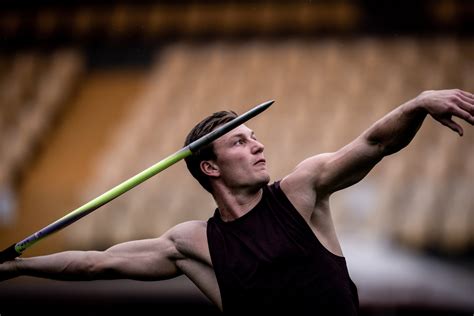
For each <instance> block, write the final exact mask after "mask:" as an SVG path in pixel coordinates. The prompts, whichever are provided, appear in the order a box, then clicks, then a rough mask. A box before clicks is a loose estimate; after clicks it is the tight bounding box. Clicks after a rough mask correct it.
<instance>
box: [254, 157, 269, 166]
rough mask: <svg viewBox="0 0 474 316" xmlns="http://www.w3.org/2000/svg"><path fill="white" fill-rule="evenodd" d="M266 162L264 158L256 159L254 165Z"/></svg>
mask: <svg viewBox="0 0 474 316" xmlns="http://www.w3.org/2000/svg"><path fill="white" fill-rule="evenodd" d="M266 162H267V161H266V160H265V159H264V158H262V159H259V160H257V161H256V162H255V163H254V165H259V164H265V163H266Z"/></svg>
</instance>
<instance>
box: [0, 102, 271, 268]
mask: <svg viewBox="0 0 474 316" xmlns="http://www.w3.org/2000/svg"><path fill="white" fill-rule="evenodd" d="M273 102H274V101H273V100H271V101H267V102H264V103H262V104H260V105H257V106H256V107H254V108H253V109H251V110H249V111H247V112H245V113H244V114H242V115H240V116H238V117H236V118H235V119H233V120H232V121H230V122H228V123H226V124H224V125H222V126H220V127H218V128H216V129H215V130H214V131H212V132H210V133H208V134H207V135H204V136H203V137H201V138H199V139H197V140H195V141H194V142H192V143H190V144H189V145H187V146H185V147H183V148H181V149H180V150H178V151H177V152H175V153H174V154H172V155H170V156H168V157H166V158H165V159H163V160H161V161H159V162H158V163H156V164H154V165H153V166H151V167H149V168H147V169H145V170H143V171H142V172H140V173H139V174H137V175H135V176H133V177H131V178H130V179H128V180H126V181H124V182H122V183H120V184H119V185H117V186H115V187H114V188H112V189H110V190H109V191H107V192H105V193H104V194H102V195H100V196H98V197H96V198H95V199H93V200H91V201H89V202H88V203H86V204H84V205H82V206H81V207H79V208H77V209H75V210H73V211H72V212H70V213H69V214H67V215H65V216H63V217H62V218H60V219H58V220H57V221H55V222H53V223H51V224H49V225H48V226H46V227H44V228H42V229H41V230H39V231H37V232H35V233H34V234H32V235H30V236H28V237H27V238H25V239H23V240H22V241H20V242H18V243H15V244H13V245H11V246H10V247H8V248H6V249H5V250H3V251H2V252H0V263H2V262H5V261H7V260H12V259H14V258H16V257H18V256H20V255H21V254H22V253H23V251H25V250H26V249H27V248H29V247H31V246H32V245H33V244H35V243H36V242H38V241H39V240H41V239H43V238H44V237H46V236H49V235H51V234H53V233H55V232H57V231H58V230H60V229H62V228H64V227H66V226H68V225H70V224H72V223H74V222H75V221H77V220H79V219H80V218H82V217H84V216H86V215H87V214H89V213H91V212H93V211H95V210H96V209H98V208H99V207H101V206H103V205H105V204H107V203H109V202H110V201H112V200H113V199H115V198H117V197H118V196H120V195H122V194H124V193H125V192H127V191H129V190H131V189H132V188H134V187H136V186H137V185H139V184H141V183H142V182H144V181H146V180H148V179H149V178H151V177H153V176H154V175H156V174H158V173H159V172H161V171H163V170H165V169H167V168H168V167H170V166H172V165H174V164H175V163H177V162H178V161H180V160H182V159H184V158H186V157H187V156H190V155H191V154H192V153H193V152H196V151H197V150H199V149H200V148H202V147H203V146H205V145H207V144H209V143H211V142H212V141H214V140H216V139H217V138H219V137H220V136H222V135H224V134H226V133H227V132H229V131H231V130H232V129H234V128H236V127H237V126H239V125H241V124H243V123H244V122H246V121H248V120H249V119H251V118H252V117H254V116H256V115H258V114H260V113H261V112H263V111H264V110H266V109H267V108H268V107H269V106H270V105H272V104H273Z"/></svg>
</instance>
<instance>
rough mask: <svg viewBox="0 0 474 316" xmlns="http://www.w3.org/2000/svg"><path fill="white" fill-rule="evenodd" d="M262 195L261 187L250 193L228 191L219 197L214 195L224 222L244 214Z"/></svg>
mask: <svg viewBox="0 0 474 316" xmlns="http://www.w3.org/2000/svg"><path fill="white" fill-rule="evenodd" d="M262 195H263V189H259V190H258V191H257V192H255V193H253V194H251V195H249V194H246V195H244V194H233V193H230V192H229V194H228V195H226V196H221V198H219V199H218V198H216V197H215V200H216V202H217V206H218V209H219V213H220V215H221V219H222V220H223V221H224V222H230V221H233V220H235V219H237V218H239V217H242V216H244V215H245V214H247V213H248V212H250V211H251V210H252V209H253V208H254V207H255V206H256V205H257V204H258V203H259V202H260V200H261V199H262Z"/></svg>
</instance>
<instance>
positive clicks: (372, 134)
mask: <svg viewBox="0 0 474 316" xmlns="http://www.w3.org/2000/svg"><path fill="white" fill-rule="evenodd" d="M427 115H430V116H431V117H433V118H434V119H435V120H437V121H438V122H440V123H441V124H443V125H445V126H447V127H449V128H450V129H452V130H453V131H455V132H457V133H458V134H459V135H460V136H462V135H463V132H464V131H463V129H462V127H461V125H459V124H458V123H456V122H455V121H454V120H453V119H452V117H453V116H454V117H458V118H460V119H461V120H464V121H466V122H468V123H470V124H471V125H474V96H473V94H471V93H469V92H466V91H462V90H459V89H453V90H438V91H432V90H431V91H425V92H423V93H421V94H420V95H418V96H417V97H416V98H414V99H412V100H409V101H408V102H406V103H404V104H402V105H400V106H398V107H397V108H395V109H394V110H392V111H391V112H390V113H388V114H386V115H385V116H384V117H382V118H381V119H379V120H378V121H376V122H375V123H374V124H373V125H372V126H371V127H369V128H368V129H367V130H365V131H364V132H363V133H362V134H361V135H360V136H358V137H357V138H356V139H355V140H353V141H352V142H351V143H349V144H347V145H346V146H344V147H342V148H341V149H339V150H338V151H336V152H333V153H325V154H321V155H317V156H313V157H310V158H308V159H306V160H304V161H303V162H301V163H300V164H299V165H298V166H297V168H296V169H295V170H294V172H293V173H292V174H290V175H289V176H288V178H289V179H288V180H290V181H291V180H293V181H292V182H293V183H298V184H299V185H308V186H311V187H312V189H313V190H315V191H316V193H317V195H319V196H321V195H322V196H327V195H328V194H331V193H333V192H335V191H338V190H341V189H344V188H346V187H348V186H351V185H353V184H355V183H357V182H359V181H360V180H362V179H363V178H364V177H365V176H366V175H367V174H368V173H369V172H370V170H372V168H373V167H374V166H375V165H376V164H377V163H378V162H379V161H381V160H382V158H383V157H385V156H387V155H390V154H393V153H395V152H397V151H399V150H401V149H402V148H404V147H406V146H407V145H408V144H409V143H410V142H411V140H412V139H413V137H414V136H415V135H416V133H417V132H418V130H419V128H420V127H421V125H422V123H423V121H424V119H425V118H426V116H427Z"/></svg>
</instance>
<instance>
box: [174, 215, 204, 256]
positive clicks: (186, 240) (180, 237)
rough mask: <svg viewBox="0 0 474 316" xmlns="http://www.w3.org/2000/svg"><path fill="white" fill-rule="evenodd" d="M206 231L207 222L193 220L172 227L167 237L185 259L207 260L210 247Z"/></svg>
mask: <svg viewBox="0 0 474 316" xmlns="http://www.w3.org/2000/svg"><path fill="white" fill-rule="evenodd" d="M206 230H207V222H205V221H199V220H193V221H187V222H183V223H180V224H178V225H176V226H174V227H172V228H171V229H170V230H169V231H168V232H166V235H167V238H168V239H169V240H171V241H172V242H173V244H174V246H175V247H176V250H177V251H178V252H180V253H181V254H182V255H184V256H185V257H194V258H201V259H207V258H208V257H209V255H208V254H209V247H208V244H207V234H206Z"/></svg>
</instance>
